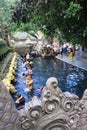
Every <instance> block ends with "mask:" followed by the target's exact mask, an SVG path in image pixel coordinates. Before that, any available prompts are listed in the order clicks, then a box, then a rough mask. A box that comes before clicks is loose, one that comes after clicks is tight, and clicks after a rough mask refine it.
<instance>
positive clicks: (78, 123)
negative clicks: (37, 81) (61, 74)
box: [0, 77, 87, 130]
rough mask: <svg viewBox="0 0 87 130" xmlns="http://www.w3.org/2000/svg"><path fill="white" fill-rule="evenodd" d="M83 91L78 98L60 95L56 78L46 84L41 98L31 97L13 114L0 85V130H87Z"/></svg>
mask: <svg viewBox="0 0 87 130" xmlns="http://www.w3.org/2000/svg"><path fill="white" fill-rule="evenodd" d="M86 99H87V90H85V92H84V94H83V97H82V99H81V100H79V98H78V96H76V95H74V94H70V93H69V92H62V91H61V90H60V88H59V87H58V81H57V79H56V78H54V77H51V78H49V79H48V80H47V82H46V87H45V88H44V91H43V93H42V97H41V98H38V97H36V96H35V97H33V98H32V100H31V101H30V102H28V103H26V104H25V108H24V109H21V110H20V111H17V110H16V108H15V105H14V102H13V100H12V99H11V97H10V95H9V93H8V92H7V91H6V89H5V86H3V84H2V83H1V84H0V119H1V120H0V124H1V125H0V130H87V100H86Z"/></svg>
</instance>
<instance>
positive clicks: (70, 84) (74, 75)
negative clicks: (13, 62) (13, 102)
mask: <svg viewBox="0 0 87 130" xmlns="http://www.w3.org/2000/svg"><path fill="white" fill-rule="evenodd" d="M25 71H26V69H25V68H24V67H23V63H22V59H21V58H20V59H19V61H18V70H17V76H16V78H17V82H16V84H15V87H16V89H17V90H18V92H17V94H16V95H18V94H22V95H23V96H24V98H25V103H26V102H28V101H30V100H31V98H30V97H29V90H28V87H27V85H26V84H25V79H24V78H22V77H21V74H22V72H25ZM49 77H56V78H57V79H58V84H59V85H58V86H59V88H60V89H61V90H62V91H63V92H64V91H69V92H70V93H73V94H76V95H77V96H78V97H79V98H80V99H81V97H82V95H83V92H84V90H85V89H86V88H87V71H84V70H82V69H79V68H78V67H74V66H72V65H70V64H67V63H65V62H63V61H61V60H58V59H44V58H41V57H38V58H34V67H33V80H34V95H36V96H41V93H39V92H37V89H38V88H41V87H43V86H44V85H45V83H46V81H47V79H48V78H49ZM13 98H14V97H13Z"/></svg>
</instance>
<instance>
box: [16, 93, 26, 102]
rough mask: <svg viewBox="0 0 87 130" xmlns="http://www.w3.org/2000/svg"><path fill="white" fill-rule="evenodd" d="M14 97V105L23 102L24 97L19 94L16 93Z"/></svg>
mask: <svg viewBox="0 0 87 130" xmlns="http://www.w3.org/2000/svg"><path fill="white" fill-rule="evenodd" d="M16 98H17V99H16V101H15V104H16V105H19V104H21V103H24V102H25V99H24V97H23V96H22V95H21V94H20V95H18V96H17V97H16Z"/></svg>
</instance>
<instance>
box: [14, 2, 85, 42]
mask: <svg viewBox="0 0 87 130" xmlns="http://www.w3.org/2000/svg"><path fill="white" fill-rule="evenodd" d="M12 20H13V21H14V22H17V23H18V24H20V23H21V22H23V23H28V22H32V23H34V24H36V25H37V26H38V27H39V29H40V30H41V31H43V32H44V34H45V35H46V36H51V37H54V36H56V37H58V35H60V33H61V34H62V35H61V36H62V38H63V39H66V40H67V41H70V42H72V43H73V44H84V42H85V39H87V8H86V0H20V2H16V5H15V7H14V11H13V14H12Z"/></svg>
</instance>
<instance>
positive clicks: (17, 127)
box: [0, 83, 22, 130]
mask: <svg viewBox="0 0 87 130" xmlns="http://www.w3.org/2000/svg"><path fill="white" fill-rule="evenodd" d="M0 130H22V129H21V123H20V121H19V114H18V112H17V110H16V108H15V105H14V101H13V99H12V98H11V96H10V94H9V92H8V90H7V89H6V87H5V86H4V84H3V83H0Z"/></svg>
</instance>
